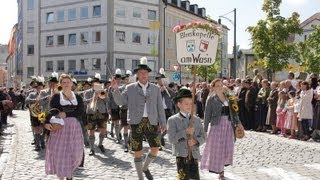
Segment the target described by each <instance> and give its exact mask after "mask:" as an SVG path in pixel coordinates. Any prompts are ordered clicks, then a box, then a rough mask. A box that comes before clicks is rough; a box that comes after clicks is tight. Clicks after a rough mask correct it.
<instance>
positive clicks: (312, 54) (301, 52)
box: [297, 25, 320, 74]
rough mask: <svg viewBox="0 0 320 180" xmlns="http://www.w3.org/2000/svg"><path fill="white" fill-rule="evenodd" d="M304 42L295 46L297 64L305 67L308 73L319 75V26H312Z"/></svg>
mask: <svg viewBox="0 0 320 180" xmlns="http://www.w3.org/2000/svg"><path fill="white" fill-rule="evenodd" d="M312 29H313V31H312V33H310V35H309V36H308V37H307V39H306V41H304V42H300V43H299V44H297V49H298V53H297V62H300V63H301V64H303V65H304V66H305V67H306V69H305V70H306V71H307V72H308V73H317V74H319V73H320V25H317V26H316V25H313V26H312Z"/></svg>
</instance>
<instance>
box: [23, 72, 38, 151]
mask: <svg viewBox="0 0 320 180" xmlns="http://www.w3.org/2000/svg"><path fill="white" fill-rule="evenodd" d="M36 79H37V77H36V76H31V82H30V84H29V89H28V90H27V91H26V97H28V96H29V94H30V93H32V92H36V91H37V90H36V88H37V81H36ZM25 103H26V102H25ZM26 107H27V108H28V110H29V114H30V124H32V116H31V112H30V108H29V105H28V104H26ZM31 131H32V135H33V141H32V142H31V145H35V144H36V137H35V136H34V132H33V128H32V126H31Z"/></svg>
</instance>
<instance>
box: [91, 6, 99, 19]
mask: <svg viewBox="0 0 320 180" xmlns="http://www.w3.org/2000/svg"><path fill="white" fill-rule="evenodd" d="M92 16H93V17H100V16H101V6H100V5H98V6H93V14H92Z"/></svg>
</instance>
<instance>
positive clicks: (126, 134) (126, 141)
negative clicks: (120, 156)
mask: <svg viewBox="0 0 320 180" xmlns="http://www.w3.org/2000/svg"><path fill="white" fill-rule="evenodd" d="M123 137H124V146H125V147H128V140H129V138H128V133H125V134H123Z"/></svg>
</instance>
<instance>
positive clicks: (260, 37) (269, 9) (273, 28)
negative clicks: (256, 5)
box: [247, 0, 302, 71]
mask: <svg viewBox="0 0 320 180" xmlns="http://www.w3.org/2000/svg"><path fill="white" fill-rule="evenodd" d="M281 2H282V1H281V0H264V3H263V6H262V10H263V11H264V12H265V13H266V19H261V20H259V21H258V23H257V24H256V25H255V26H249V27H248V28H247V31H248V32H249V33H250V34H251V45H252V48H253V51H254V52H255V54H256V56H257V57H258V59H261V60H264V61H265V62H266V64H265V66H266V68H267V69H272V70H273V71H280V70H282V69H283V68H284V67H287V65H288V63H289V59H290V58H293V57H294V55H296V53H295V52H296V46H295V44H294V43H290V42H288V39H289V37H290V35H294V34H301V32H302V29H301V28H300V27H299V24H300V20H299V16H300V15H299V14H298V13H296V12H294V13H292V15H291V17H289V18H284V17H282V16H280V8H279V6H280V4H281Z"/></svg>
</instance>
